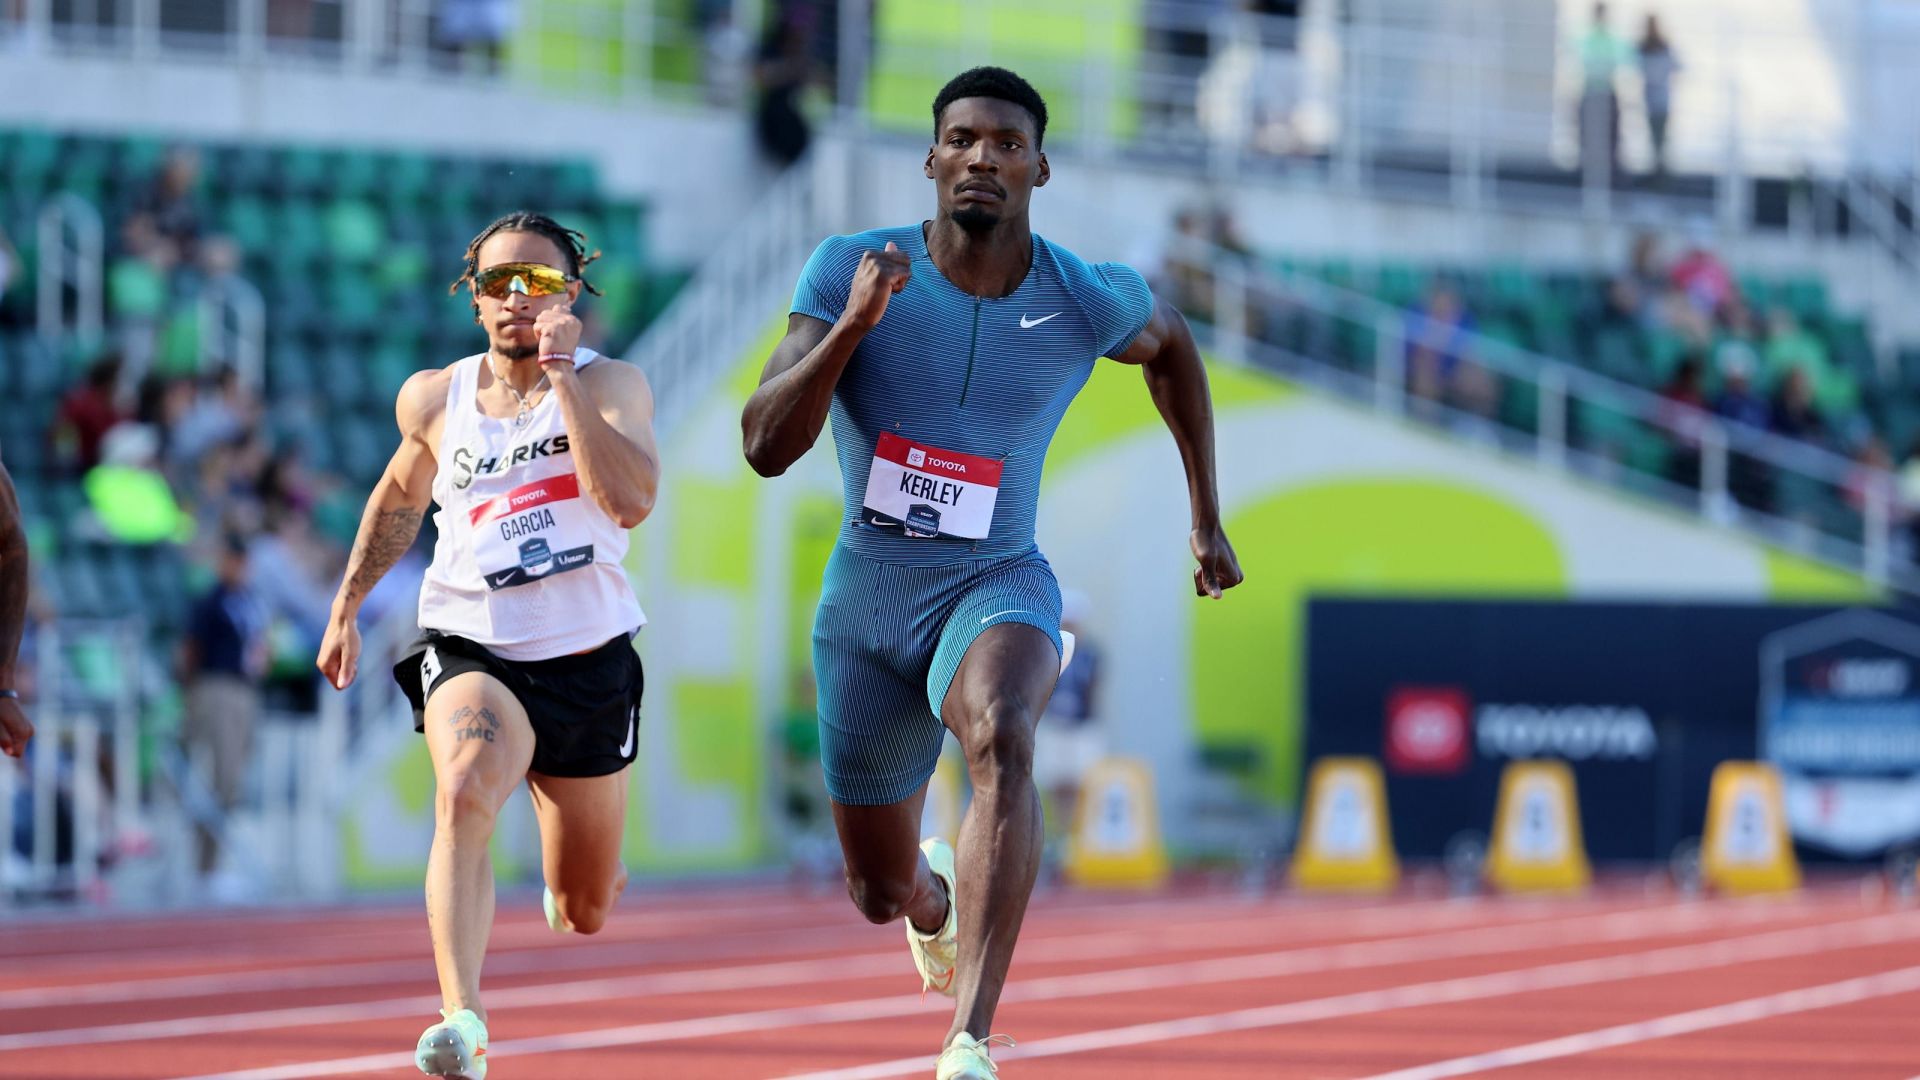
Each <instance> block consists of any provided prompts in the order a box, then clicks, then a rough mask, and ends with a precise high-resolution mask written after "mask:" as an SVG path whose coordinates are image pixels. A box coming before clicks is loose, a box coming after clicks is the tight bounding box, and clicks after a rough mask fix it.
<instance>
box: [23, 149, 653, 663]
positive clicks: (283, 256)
mask: <svg viewBox="0 0 1920 1080" xmlns="http://www.w3.org/2000/svg"><path fill="white" fill-rule="evenodd" d="M173 145H174V144H170V143H167V142H164V141H162V140H158V139H153V138H147V137H139V136H125V137H112V136H96V135H76V134H55V133H52V132H48V131H42V130H32V129H27V130H0V228H4V230H5V233H6V235H7V236H8V237H9V238H10V240H11V241H12V243H13V245H14V247H15V248H16V249H18V251H19V254H20V257H21V262H22V266H21V268H20V271H21V272H20V276H19V277H17V278H16V280H15V282H14V284H13V286H12V287H11V288H10V289H9V290H7V292H6V294H5V296H4V298H0V392H4V393H6V394H8V395H10V396H12V397H13V398H14V400H15V401H16V402H17V410H16V413H15V415H16V417H20V418H24V420H23V423H22V424H21V425H20V426H12V425H10V426H9V429H8V432H7V437H6V440H5V457H6V461H7V464H8V467H9V470H10V471H11V472H12V473H13V475H14V477H15V481H16V483H17V485H18V486H19V489H20V494H21V499H22V503H23V506H24V509H25V512H26V515H27V517H28V521H29V530H30V534H31V536H32V538H33V540H34V545H35V550H36V555H37V556H38V558H40V559H42V560H45V562H44V563H43V565H44V566H45V567H46V570H45V572H44V573H43V574H41V575H39V576H40V578H41V581H42V584H43V585H44V586H45V587H46V588H47V589H49V590H50V591H51V592H52V594H53V595H52V596H50V597H49V599H50V600H52V601H53V602H54V603H56V604H57V605H58V609H59V610H61V611H62V612H63V613H65V614H69V615H74V616H82V617H84V616H90V615H107V614H116V613H125V612H128V611H140V612H144V613H146V614H147V616H148V617H149V620H150V622H151V624H152V626H153V629H154V631H155V634H156V640H160V639H166V638H170V637H171V634H172V632H173V631H175V630H176V629H177V628H178V626H179V624H180V620H181V619H182V617H183V616H184V612H185V608H186V598H187V596H188V595H189V593H190V592H191V590H192V588H193V587H195V586H197V585H198V584H199V583H200V581H201V580H203V578H198V579H197V578H196V577H195V575H194V574H193V573H191V572H187V571H185V570H184V569H183V568H182V566H181V565H180V563H181V559H180V556H179V555H178V553H177V552H174V551H171V550H168V551H145V552H141V553H139V555H138V557H135V555H134V553H132V552H128V551H126V550H124V549H120V548H117V547H116V546H115V545H112V544H105V543H97V542H93V541H90V540H88V539H86V538H85V537H84V536H83V535H82V533H81V531H80V530H77V529H76V523H77V522H79V521H80V520H81V519H82V518H83V517H84V515H83V514H81V512H80V511H81V509H82V505H83V502H84V496H83V495H82V494H81V493H80V489H79V486H78V485H77V483H76V482H75V480H74V478H73V477H70V476H61V475H58V474H57V473H56V472H55V471H54V469H55V461H54V460H53V457H52V455H51V453H50V448H49V434H50V433H49V427H50V418H51V417H52V416H53V414H54V412H55V409H56V406H57V403H58V400H59V398H60V396H61V395H62V394H63V393H64V392H65V391H66V390H67V389H68V388H69V387H71V386H72V385H74V384H75V383H76V382H77V381H78V379H79V376H80V374H81V373H82V371H83V370H84V369H85V367H86V365H87V364H88V363H89V362H90V361H91V360H92V359H93V357H94V356H95V355H97V352H98V347H99V346H98V344H97V343H76V344H73V345H71V346H66V347H60V348H56V347H54V346H53V345H50V344H49V343H47V342H44V341H42V340H40V339H39V338H38V337H37V335H36V334H35V331H34V328H33V317H34V298H33V295H32V291H33V282H34V272H35V267H36V266H37V257H38V252H37V250H36V245H37V235H36V228H35V222H36V220H37V216H38V213H39V210H40V207H41V206H42V205H43V204H44V202H45V200H46V199H47V198H48V197H49V196H51V195H54V194H57V193H60V192H71V193H73V194H76V195H79V196H80V197H82V198H84V199H86V200H87V201H88V202H89V203H91V204H92V205H93V206H94V207H96V208H97V209H98V210H99V212H100V214H101V217H102V220H103V224H104V226H105V228H104V236H105V239H106V244H107V247H108V253H107V254H108V269H107V272H106V277H107V280H106V282H105V285H106V294H107V304H108V318H109V321H110V322H112V321H114V320H117V319H140V320H153V321H156V323H157V325H159V326H160V327H161V333H160V338H159V345H158V352H157V354H156V357H155V361H154V362H155V367H156V369H158V370H160V371H162V372H169V373H185V372H191V371H195V370H197V369H198V368H199V367H200V354H199V341H198V325H197V319H196V318H195V317H194V313H193V310H192V305H191V304H190V303H183V302H182V301H183V299H186V297H184V296H183V295H182V292H189V293H190V291H191V288H192V284H193V283H192V275H191V274H178V273H176V274H175V275H174V280H172V281H170V280H169V277H168V275H167V274H165V273H162V272H158V271H156V270H154V269H153V268H152V267H150V266H147V265H146V264H143V263H138V262H135V261H133V260H116V259H115V258H114V254H115V249H116V247H117V239H118V237H119V235H120V225H121V224H122V223H123V222H124V220H125V219H126V217H127V216H128V215H129V214H130V213H131V212H132V208H133V207H134V205H135V204H136V202H137V200H138V199H139V198H140V196H141V195H142V193H143V192H144V191H145V190H146V189H147V187H148V185H150V184H151V183H152V182H153V179H154V177H155V176H156V175H157V174H158V173H159V171H160V169H161V168H162V166H163V165H164V163H165V160H166V157H167V154H168V153H169V151H170V149H171V147H172V146H173ZM198 149H199V151H200V157H201V167H200V176H199V182H198V189H197V196H198V208H199V211H200V215H201V220H202V229H203V233H204V234H210V235H225V236H227V237H230V238H231V239H232V240H233V241H234V242H235V244H236V245H237V246H238V248H239V250H240V253H241V256H242V260H243V261H242V273H243V276H245V277H246V278H247V279H248V280H250V281H251V282H253V283H254V284H255V285H256V286H257V287H258V288H259V290H260V292H261V294H262V297H263V298H264V300H265V306H266V315H267V318H266V346H265V358H264V359H265V364H264V377H265V386H264V397H265V404H266V407H267V415H268V417H269V422H270V427H271V428H272V438H273V440H274V441H275V442H276V443H282V444H284V443H288V442H294V443H297V444H298V445H300V446H301V447H303V448H304V450H305V453H306V461H307V463H308V465H309V466H311V467H314V468H317V469H320V470H323V471H325V472H328V473H332V474H334V475H336V476H337V477H339V478H341V479H343V480H344V481H345V484H344V488H345V491H346V493H347V494H346V495H345V496H343V497H344V498H347V499H348V500H349V501H352V500H353V499H357V498H358V497H359V496H361V495H363V494H364V492H365V491H366V490H367V489H368V488H370V487H371V485H372V484H373V482H374V481H375V480H376V479H377V478H378V476H379V472H380V469H381V468H382V467H383V466H384V464H385V461H386V457H387V455H388V453H389V452H390V451H391V448H392V444H393V440H394V435H393V431H392V425H393V420H392V402H393V398H394V394H395V392H396V391H397V390H398V388H399V385H400V383H401V382H403V381H404V380H405V379H406V377H407V376H408V375H409V374H411V373H412V372H414V371H416V370H418V369H420V368H423V367H427V366H432V365H438V364H444V363H447V362H449V361H451V360H452V359H454V358H456V357H458V356H461V355H463V354H465V353H468V352H471V351H473V350H474V348H475V347H476V344H477V343H478V341H479V337H478V332H477V331H476V329H475V328H474V327H473V325H472V321H471V314H470V310H469V307H468V301H467V299H466V298H465V297H463V296H449V295H447V283H448V282H449V281H451V280H452V279H453V278H454V277H455V276H456V275H457V274H458V272H459V269H460V259H461V257H462V255H463V253H464V251H465V249H466V245H467V243H468V241H469V240H471V239H472V237H473V236H474V234H475V233H477V232H478V231H479V229H480V228H481V227H482V226H484V225H485V223H486V222H487V221H489V220H490V219H492V218H493V217H494V216H496V215H498V214H500V213H504V212H506V211H508V210H513V209H520V208H528V209H538V210H542V211H545V212H548V213H551V214H553V215H554V216H555V217H557V218H558V219H559V220H561V221H562V222H563V223H565V224H568V225H570V226H573V227H576V228H581V229H582V230H583V231H585V232H586V233H587V235H588V240H589V246H590V248H594V249H598V250H600V251H601V252H603V257H602V258H601V259H600V260H599V261H597V262H596V263H594V265H593V267H592V269H591V271H590V275H589V276H590V277H591V278H592V279H593V280H594V281H595V282H596V284H599V285H600V287H601V288H603V289H604V290H606V291H607V292H608V293H609V295H608V297H607V298H606V299H605V300H601V301H591V302H590V303H588V304H583V305H582V308H583V310H589V311H590V310H592V309H593V307H594V306H596V305H597V306H598V308H599V312H598V314H599V318H600V319H601V321H602V325H603V326H604V328H605V329H604V333H605V339H606V340H608V341H611V342H617V343H624V342H626V341H629V340H631V339H632V337H633V336H634V335H635V334H637V333H638V332H639V330H640V329H641V328H642V327H643V326H644V324H645V323H646V322H647V321H648V320H649V319H651V318H652V317H653V315H655V314H656V313H657V312H659V310H660V309H661V308H662V307H664V306H665V304H666V302H667V300H668V299H669V298H670V296H671V294H672V292H673V290H675V289H676V288H678V286H679V285H680V284H681V283H682V282H683V281H684V279H685V274H684V272H679V271H674V270H666V269H662V268H660V267H658V266H656V265H655V264H654V262H653V259H652V256H651V253H650V252H649V251H648V248H647V243H646V208H645V207H644V206H643V205H641V204H639V203H635V202H632V201H622V200H618V199H613V198H610V197H608V196H607V195H605V194H604V193H603V192H602V191H601V189H600V183H599V177H598V175H597V173H596V171H595V169H594V167H593V166H592V165H591V163H588V162H585V161H534V160H500V159H490V158H480V157H459V156H442V155H430V154H421V153H409V152H402V151H394V150H384V149H382V150H376V149H371V148H365V147H321V146H271V145H264V144H258V143H240V144H213V145H202V146H200V147H198ZM316 517H317V518H318V519H319V520H320V521H321V523H322V524H323V526H331V528H332V529H333V530H334V531H336V532H339V531H344V532H346V533H347V534H348V536H350V535H351V530H352V528H353V526H354V525H355V523H356V520H355V515H353V514H351V513H345V514H343V513H340V512H337V508H330V507H323V508H322V510H321V512H318V513H317V514H316Z"/></svg>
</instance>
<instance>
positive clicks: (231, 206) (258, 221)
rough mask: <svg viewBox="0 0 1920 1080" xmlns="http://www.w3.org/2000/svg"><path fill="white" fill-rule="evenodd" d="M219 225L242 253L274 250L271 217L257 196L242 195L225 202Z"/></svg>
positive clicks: (263, 201)
mask: <svg viewBox="0 0 1920 1080" xmlns="http://www.w3.org/2000/svg"><path fill="white" fill-rule="evenodd" d="M221 225H222V227H223V228H224V229H225V230H226V232H227V234H228V235H229V236H231V237H233V241H234V243H236V244H238V245H240V248H241V250H243V251H247V252H266V251H271V250H275V245H274V223H273V215H272V213H271V211H269V210H268V208H267V203H266V201H265V200H264V199H262V198H260V197H259V196H256V195H245V194H243V195H235V196H234V197H233V198H231V199H229V200H227V203H226V211H225V213H224V215H223V220H222V222H221Z"/></svg>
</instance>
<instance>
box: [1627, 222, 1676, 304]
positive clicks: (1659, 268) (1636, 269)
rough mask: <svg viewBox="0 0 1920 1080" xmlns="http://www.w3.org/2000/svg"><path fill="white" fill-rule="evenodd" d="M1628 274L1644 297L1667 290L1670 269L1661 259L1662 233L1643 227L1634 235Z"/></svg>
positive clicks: (1629, 255) (1628, 262)
mask: <svg viewBox="0 0 1920 1080" xmlns="http://www.w3.org/2000/svg"><path fill="white" fill-rule="evenodd" d="M1627 276H1628V277H1630V278H1631V279H1632V280H1633V283H1634V285H1635V286H1636V287H1638V288H1639V290H1640V295H1641V296H1643V297H1652V296H1658V295H1660V293H1661V292H1663V291H1665V289H1666V287H1667V281H1668V271H1667V267H1666V266H1665V265H1663V264H1662V262H1661V260H1660V234H1658V233H1656V232H1654V231H1653V230H1652V229H1642V230H1640V231H1639V232H1637V233H1635V234H1634V235H1633V248H1632V250H1631V251H1630V252H1629V253H1628V255H1627Z"/></svg>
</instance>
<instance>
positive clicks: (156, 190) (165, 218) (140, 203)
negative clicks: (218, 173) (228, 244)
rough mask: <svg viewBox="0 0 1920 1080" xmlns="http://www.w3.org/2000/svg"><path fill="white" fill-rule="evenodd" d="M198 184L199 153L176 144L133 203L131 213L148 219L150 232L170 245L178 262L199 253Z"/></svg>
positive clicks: (192, 258) (192, 259)
mask: <svg viewBox="0 0 1920 1080" xmlns="http://www.w3.org/2000/svg"><path fill="white" fill-rule="evenodd" d="M199 184H200V152H199V151H198V150H195V149H193V148H192V147H187V146H181V147H176V148H174V150H173V151H172V152H171V153H169V154H168V155H167V162H166V164H165V165H163V166H162V167H161V169H160V175H159V176H158V177H156V178H155V179H154V181H153V183H152V184H150V185H149V186H148V187H147V189H146V191H144V192H142V193H141V194H140V196H139V198H138V199H136V200H135V202H134V206H133V213H134V216H138V217H144V218H146V219H147V220H148V221H149V222H151V223H152V225H153V231H154V233H155V234H156V235H157V236H159V237H160V238H161V239H163V240H165V241H167V243H169V244H171V245H172V248H173V252H174V254H176V255H177V256H178V257H179V259H180V261H181V262H192V261H194V260H195V259H196V258H198V257H199V254H200V227H201V215H200V193H199Z"/></svg>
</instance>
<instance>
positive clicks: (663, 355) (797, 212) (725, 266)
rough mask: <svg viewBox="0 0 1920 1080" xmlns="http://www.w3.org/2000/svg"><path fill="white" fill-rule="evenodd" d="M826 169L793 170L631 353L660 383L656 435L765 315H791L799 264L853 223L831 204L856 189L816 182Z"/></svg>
mask: <svg viewBox="0 0 1920 1080" xmlns="http://www.w3.org/2000/svg"><path fill="white" fill-rule="evenodd" d="M826 167H830V161H829V158H828V156H827V155H825V154H823V153H816V154H815V155H814V156H813V157H812V158H811V159H809V160H808V161H805V162H802V163H801V164H799V165H797V166H795V167H794V168H791V169H788V170H787V171H786V173H785V174H784V175H782V176H781V177H780V178H779V179H778V180H777V181H775V182H774V184H773V185H772V187H771V188H769V189H768V190H767V192H766V194H765V195H763V196H762V198H761V201H760V204H759V205H758V206H757V207H756V208H755V209H754V210H753V211H752V212H751V213H749V214H748V215H747V216H746V217H745V218H744V219H743V220H741V221H740V222H739V223H738V224H737V225H735V226H734V228H733V229H732V231H731V233H730V234H729V236H728V237H727V239H726V240H724V241H722V242H721V243H720V244H718V245H717V246H716V247H715V248H714V254H713V255H712V256H711V257H709V258H708V259H707V261H706V262H704V263H702V264H700V266H699V267H697V268H696V270H695V273H694V276H693V279H692V281H691V282H690V283H689V284H688V285H687V287H686V288H685V289H684V290H683V291H682V292H681V293H680V295H679V296H677V297H675V299H674V303H673V305H672V306H671V307H669V308H668V309H667V311H666V312H665V313H664V314H663V315H662V316H661V317H660V318H659V319H657V320H655V321H654V323H653V324H652V325H651V326H649V327H647V329H646V330H645V331H644V332H643V333H642V334H641V335H640V337H639V339H638V340H637V341H636V342H634V344H633V345H632V347H630V348H629V349H628V350H627V354H626V355H627V358H628V359H630V360H632V361H633V362H634V363H636V364H639V365H640V367H641V368H642V369H643V370H644V371H646V373H647V378H648V379H649V380H650V381H651V382H652V384H653V393H654V426H655V429H656V430H657V431H658V432H660V434H661V435H662V436H663V437H664V436H665V435H667V434H668V433H670V432H672V431H673V430H674V428H675V426H676V425H677V424H678V423H680V421H682V420H684V419H685V418H686V416H687V413H688V410H690V409H691V408H693V407H694V406H695V405H697V404H698V403H699V402H700V401H701V399H702V398H703V397H704V395H705V393H706V391H707V390H708V389H710V388H711V387H712V386H714V385H715V384H716V383H717V382H718V381H719V380H720V379H721V378H723V377H724V376H725V375H726V373H727V371H728V367H729V365H731V364H733V363H734V362H735V361H737V360H738V359H739V357H740V354H741V352H742V350H744V349H745V348H746V347H747V346H748V345H749V344H751V343H752V341H753V340H754V339H755V338H757V337H759V336H760V335H761V334H762V333H763V332H764V331H765V329H766V323H765V321H764V319H765V318H766V317H767V313H769V312H773V311H784V310H785V307H784V306H783V305H784V302H785V299H786V295H787V290H788V289H790V288H791V287H792V283H793V279H794V275H795V273H796V272H797V270H798V269H799V267H800V265H801V264H802V263H803V262H804V261H805V260H806V258H807V255H808V254H809V253H810V252H811V251H812V250H813V247H814V245H815V244H817V243H819V241H820V239H821V238H822V237H824V236H826V235H828V234H830V233H832V232H834V231H836V230H837V229H838V228H839V224H840V223H841V222H843V221H845V220H846V209H845V207H842V206H836V205H834V204H833V200H834V199H835V198H836V197H837V196H840V195H844V194H846V192H847V190H848V189H847V188H846V187H845V186H844V185H830V184H819V183H816V182H815V173H816V171H818V170H820V169H822V168H826Z"/></svg>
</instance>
